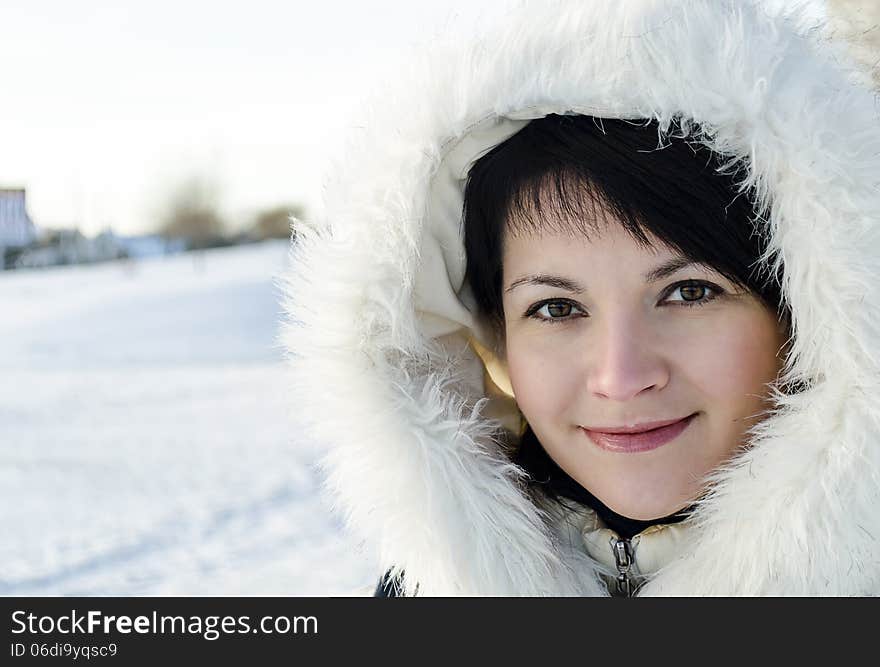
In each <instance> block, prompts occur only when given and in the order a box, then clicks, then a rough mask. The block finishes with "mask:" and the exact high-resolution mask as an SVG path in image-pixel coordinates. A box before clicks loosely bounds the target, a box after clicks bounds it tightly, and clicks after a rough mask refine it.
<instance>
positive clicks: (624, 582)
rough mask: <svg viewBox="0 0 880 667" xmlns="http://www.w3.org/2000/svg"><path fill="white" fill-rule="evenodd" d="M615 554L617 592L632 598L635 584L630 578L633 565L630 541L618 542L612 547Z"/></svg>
mask: <svg viewBox="0 0 880 667" xmlns="http://www.w3.org/2000/svg"><path fill="white" fill-rule="evenodd" d="M611 550H612V551H613V552H614V562H615V563H616V564H617V572H618V575H617V592H618V594H620V595H625V596H626V597H630V596H632V594H633V582H632V579H631V578H630V574H629V571H630V568H631V567H632V564H633V549H632V544H630V541H629V540H620V539H618V540H616V541H615V542H613V543H612V545H611Z"/></svg>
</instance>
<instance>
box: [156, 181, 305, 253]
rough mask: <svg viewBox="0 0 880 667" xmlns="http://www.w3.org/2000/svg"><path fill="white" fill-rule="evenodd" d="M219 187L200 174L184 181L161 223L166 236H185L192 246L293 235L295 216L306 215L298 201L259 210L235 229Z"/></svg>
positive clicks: (168, 203)
mask: <svg viewBox="0 0 880 667" xmlns="http://www.w3.org/2000/svg"><path fill="white" fill-rule="evenodd" d="M219 199H220V198H219V195H218V188H217V186H216V185H214V184H212V183H211V182H209V181H206V180H204V179H200V178H197V177H193V178H190V179H188V180H186V181H184V182H183V183H182V184H180V185H179V186H178V187H177V188H176V189H175V190H174V191H173V192H172V193H171V196H170V197H169V200H168V202H167V205H166V207H165V210H164V213H163V214H162V216H161V219H160V223H159V234H160V235H161V236H163V237H165V238H166V239H183V240H185V241H186V244H187V247H188V248H189V249H191V250H196V249H203V248H216V247H221V246H227V245H235V244H239V243H250V242H254V241H263V240H266V239H286V238H290V236H291V218H302V217H303V215H304V209H303V207H302V206H300V205H298V204H288V205H279V206H273V207H271V208H268V209H265V210H262V211H258V212H257V213H256V214H254V215H253V216H252V218H251V219H250V220H249V221H248V222H247V224H246V225H245V226H244V227H241V228H240V229H238V230H237V231H235V232H233V231H231V230H230V229H229V226H228V225H227V224H226V221H225V220H224V219H223V216H222V214H221V213H220V206H219Z"/></svg>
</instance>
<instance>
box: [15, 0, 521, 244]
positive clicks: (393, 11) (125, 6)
mask: <svg viewBox="0 0 880 667" xmlns="http://www.w3.org/2000/svg"><path fill="white" fill-rule="evenodd" d="M513 2H514V0H481V2H480V3H475V2H474V0H431V1H430V2H421V1H417V0H374V1H372V2H356V1H353V0H348V1H342V0H317V1H316V0H311V1H296V0H288V1H281V0H248V1H247V2H240V1H239V2H216V1H214V2H207V1H206V0H123V1H120V0H116V1H115V2H110V1H106V0H79V1H78V2H70V1H69V0H2V2H0V26H2V37H0V63H3V66H2V69H0V86H2V90H3V104H2V105H0V124H2V127H3V129H4V132H3V141H2V143H0V187H16V186H23V187H27V189H28V209H29V211H30V214H31V217H32V218H33V220H34V222H36V223H37V224H38V225H40V226H43V227H63V226H79V227H80V228H81V229H82V230H83V231H85V232H87V233H89V234H94V233H97V232H98V231H100V230H101V229H103V228H105V227H107V226H112V227H113V229H114V230H115V231H117V232H121V233H141V232H147V231H150V230H151V228H153V227H154V225H155V223H156V220H157V217H158V216H159V215H160V214H161V211H162V208H163V205H165V203H166V202H167V200H168V197H169V194H170V191H171V190H172V189H173V188H174V187H175V186H176V185H178V184H180V183H181V182H182V181H184V180H187V179H190V178H199V179H202V180H204V181H207V182H209V183H213V184H214V185H215V186H216V187H217V189H218V191H219V192H220V194H221V197H220V202H221V204H222V210H223V212H224V213H225V214H226V216H227V218H229V219H230V220H231V221H232V222H233V223H234V224H236V223H237V224H244V223H246V222H248V218H249V216H250V215H251V214H252V213H253V212H254V211H256V210H258V209H260V208H263V207H270V206H274V205H278V204H291V203H300V204H304V205H305V206H306V207H307V210H308V209H311V210H315V209H316V208H317V207H318V206H319V201H320V192H319V186H320V181H321V174H322V171H323V169H324V166H325V163H326V160H327V157H328V155H329V154H331V153H332V151H333V150H335V149H336V150H338V148H337V147H338V144H339V142H340V141H341V135H342V133H343V132H344V131H345V128H346V126H347V124H348V123H349V121H351V120H352V119H353V117H354V115H356V105H357V102H358V100H360V99H361V98H362V97H363V95H364V94H365V92H366V91H367V90H368V88H369V86H370V85H371V83H374V82H376V81H379V80H382V79H385V78H387V77H388V76H390V75H392V74H393V70H394V67H395V64H396V63H398V62H400V58H401V57H402V56H403V54H405V53H406V50H407V49H409V48H410V47H411V46H412V45H413V44H414V43H417V42H418V41H420V38H425V37H429V36H430V34H431V33H433V32H435V31H436V30H438V29H439V27H440V26H441V25H442V24H443V23H444V22H445V21H446V20H447V19H448V18H449V16H453V17H455V18H457V19H458V20H460V21H467V20H468V19H469V18H470V17H473V16H474V15H476V12H477V11H478V10H476V9H474V5H475V4H479V5H480V10H486V9H487V7H488V6H491V7H503V6H508V5H510V4H513Z"/></svg>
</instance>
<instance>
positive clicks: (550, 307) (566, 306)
mask: <svg viewBox="0 0 880 667" xmlns="http://www.w3.org/2000/svg"><path fill="white" fill-rule="evenodd" d="M547 313H548V314H549V315H550V317H568V316H569V315H570V314H571V304H570V303H548V304H547Z"/></svg>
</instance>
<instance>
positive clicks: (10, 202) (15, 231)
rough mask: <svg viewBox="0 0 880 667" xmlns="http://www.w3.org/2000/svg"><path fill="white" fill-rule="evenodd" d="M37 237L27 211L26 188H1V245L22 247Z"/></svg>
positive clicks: (3, 246) (4, 246)
mask: <svg viewBox="0 0 880 667" xmlns="http://www.w3.org/2000/svg"><path fill="white" fill-rule="evenodd" d="M36 238H37V229H36V227H34V223H33V222H32V221H31V218H30V216H29V215H28V213H27V206H26V202H25V190H24V188H0V247H2V248H21V247H22V246H26V245H30V244H31V243H33V242H34V241H35V240H36Z"/></svg>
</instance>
